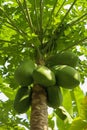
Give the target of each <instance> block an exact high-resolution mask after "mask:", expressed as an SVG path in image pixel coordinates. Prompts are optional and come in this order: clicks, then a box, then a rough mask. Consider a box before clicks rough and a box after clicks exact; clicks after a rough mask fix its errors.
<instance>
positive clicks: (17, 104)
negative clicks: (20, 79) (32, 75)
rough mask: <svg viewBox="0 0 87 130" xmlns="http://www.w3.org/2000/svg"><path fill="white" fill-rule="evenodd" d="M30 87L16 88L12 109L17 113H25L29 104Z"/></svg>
mask: <svg viewBox="0 0 87 130" xmlns="http://www.w3.org/2000/svg"><path fill="white" fill-rule="evenodd" d="M31 94H32V92H31V89H28V87H21V88H19V89H18V91H17V94H16V96H15V100H14V109H15V110H16V112H17V113H19V114H22V113H25V112H26V111H27V110H28V109H29V107H30V105H31Z"/></svg>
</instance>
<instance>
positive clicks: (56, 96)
mask: <svg viewBox="0 0 87 130" xmlns="http://www.w3.org/2000/svg"><path fill="white" fill-rule="evenodd" d="M46 91H47V104H48V106H50V107H52V108H55V109H56V108H57V107H59V106H60V105H62V101H63V96H62V93H61V90H60V88H59V87H58V86H52V87H48V88H46Z"/></svg>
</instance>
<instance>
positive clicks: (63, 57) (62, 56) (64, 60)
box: [46, 51, 79, 67]
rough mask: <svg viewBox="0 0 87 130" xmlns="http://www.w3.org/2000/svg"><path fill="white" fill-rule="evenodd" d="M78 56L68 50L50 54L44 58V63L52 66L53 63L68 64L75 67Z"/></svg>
mask: <svg viewBox="0 0 87 130" xmlns="http://www.w3.org/2000/svg"><path fill="white" fill-rule="evenodd" d="M78 61H79V59H78V56H77V55H76V54H75V53H73V52H70V51H66V52H63V53H57V54H54V55H52V56H50V57H49V58H48V59H47V60H46V65H47V66H48V67H51V66H54V65H68V66H71V67H76V66H77V65H78Z"/></svg>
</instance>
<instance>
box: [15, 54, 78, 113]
mask: <svg viewBox="0 0 87 130" xmlns="http://www.w3.org/2000/svg"><path fill="white" fill-rule="evenodd" d="M77 64H78V57H77V56H76V55H75V54H74V53H72V52H64V53H61V54H55V55H52V56H51V57H49V58H48V59H47V61H46V65H45V66H44V65H39V66H35V64H34V62H33V61H32V60H31V59H28V60H27V61H24V62H23V63H22V64H21V65H20V66H19V67H18V68H17V70H16V71H15V78H16V80H17V81H18V83H19V84H20V85H21V86H23V87H21V88H20V89H19V90H18V92H17V95H16V97H15V101H14V108H15V110H16V111H17V112H18V113H24V112H26V111H27V110H28V108H29V106H30V105H31V95H32V92H31V91H30V87H29V86H30V85H31V84H39V85H41V86H43V88H44V89H45V90H46V92H47V103H48V106H50V107H53V108H57V107H59V106H60V105H62V100H63V97H62V93H61V88H60V86H61V87H64V88H67V89H73V88H74V87H76V86H78V85H79V83H80V74H79V72H78V71H77V70H76V69H75V67H76V66H77ZM26 86H28V87H29V88H28V87H26Z"/></svg>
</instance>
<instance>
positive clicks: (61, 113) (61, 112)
mask: <svg viewBox="0 0 87 130" xmlns="http://www.w3.org/2000/svg"><path fill="white" fill-rule="evenodd" d="M55 113H56V114H57V116H59V118H60V119H62V120H65V119H66V118H67V115H66V113H67V111H66V110H65V109H64V107H63V106H60V107H58V108H57V109H56V110H55Z"/></svg>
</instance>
